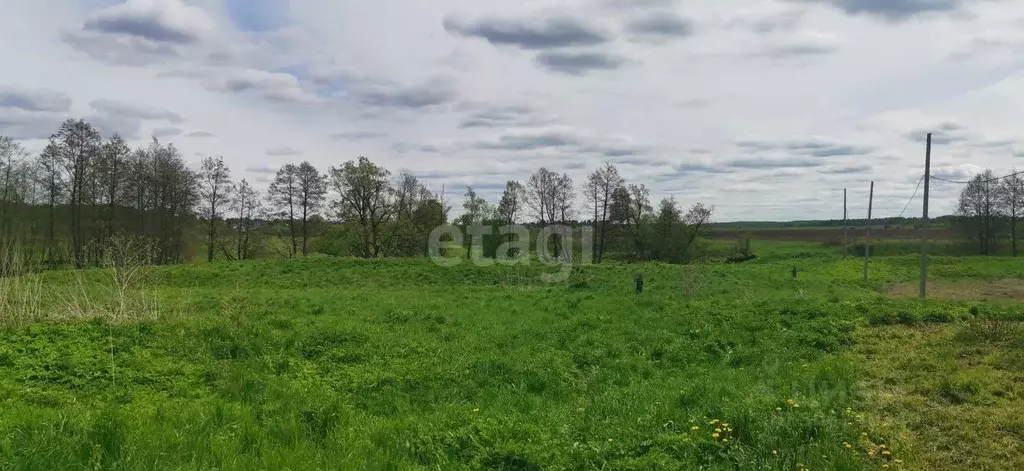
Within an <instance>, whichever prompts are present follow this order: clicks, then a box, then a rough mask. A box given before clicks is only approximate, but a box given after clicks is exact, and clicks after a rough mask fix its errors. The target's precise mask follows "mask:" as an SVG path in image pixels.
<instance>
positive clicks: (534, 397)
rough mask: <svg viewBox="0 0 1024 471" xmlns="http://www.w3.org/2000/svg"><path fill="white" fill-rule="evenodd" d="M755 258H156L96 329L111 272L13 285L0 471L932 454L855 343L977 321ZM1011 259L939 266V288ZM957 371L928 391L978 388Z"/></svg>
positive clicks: (831, 259)
mask: <svg viewBox="0 0 1024 471" xmlns="http://www.w3.org/2000/svg"><path fill="white" fill-rule="evenodd" d="M755 250H756V251H757V253H758V254H759V255H760V258H759V259H758V260H756V261H752V262H748V263H743V264H736V265H726V264H717V263H704V264H695V265H689V266H671V265H664V264H645V265H624V264H603V265H600V266H584V267H580V268H579V269H578V270H576V271H575V272H574V273H573V275H572V276H571V278H570V279H569V280H568V281H566V282H565V283H560V284H545V283H541V282H539V281H538V279H537V278H538V275H539V274H540V273H542V272H552V271H554V269H553V268H549V267H543V266H540V265H531V266H519V267H501V266H492V267H486V268H483V267H474V266H472V265H470V264H468V263H467V264H463V265H460V266H457V267H453V268H441V267H437V266H435V265H433V264H432V263H431V262H430V261H428V260H373V261H366V260H353V259H334V258H327V257H312V258H310V259H307V260H279V261H257V262H244V263H217V264H213V265H188V266H172V267H160V268H157V269H154V271H153V272H152V273H151V274H150V275H149V277H148V278H147V281H146V282H145V284H144V285H140V286H139V287H136V288H134V289H132V290H131V293H130V300H131V301H132V302H131V303H129V304H128V305H129V306H131V307H133V309H134V308H135V307H136V306H145V307H146V309H145V310H144V312H141V313H140V315H137V316H134V317H133V316H131V315H124V313H122V315H120V316H112V315H111V314H110V313H112V312H115V311H116V309H114V307H116V306H119V304H117V301H118V298H117V296H116V294H117V291H116V290H112V289H110V280H111V276H110V275H109V273H108V272H105V271H103V270H86V271H85V272H80V273H76V272H72V271H62V272H49V273H44V274H41V275H34V276H32V277H27V278H23V279H21V280H20V281H17V283H21V285H18V286H15V285H14V284H12V283H15V282H11V281H9V282H8V283H9V285H8V286H9V287H11V289H9V290H8V292H15V291H18V290H17V289H15V288H18V287H31V286H42V287H43V289H42V290H41V291H42V293H43V295H42V296H39V297H37V298H34V299H31V300H30V301H31V303H34V304H31V305H30V308H25V307H24V306H25V303H26V302H28V301H26V299H25V297H24V296H21V297H18V296H6V297H5V296H3V293H4V291H3V290H2V289H0V307H5V309H6V310H5V311H3V312H0V326H3V327H2V328H0V469H45V470H50V469H85V468H89V469H211V468H216V469H521V470H527V469H574V470H575V469H581V470H582V469H773V470H774V469H786V470H789V469H798V466H799V465H803V466H805V467H806V468H809V469H837V470H846V469H849V470H853V469H880V467H881V465H882V464H883V462H888V463H889V464H890V467H891V469H900V465H898V464H897V463H896V462H895V461H894V460H896V459H900V460H906V461H907V462H908V463H912V462H914V463H929V462H930V461H928V459H927V456H926V455H927V454H926V453H923V452H922V449H921V447H920V446H917V445H918V442H917V441H916V440H917V437H916V436H914V435H913V434H911V433H909V432H908V430H909V428H907V427H904V428H897V427H891V426H882V425H880V424H881V422H884V421H885V420H888V419H887V418H888V417H896V415H894V414H892V413H890V411H887V410H885V409H884V408H880V407H879V404H881V402H880V401H877V400H876V397H877V391H879V390H880V388H879V387H878V386H877V384H875V383H873V382H872V381H871V379H872V378H874V377H875V376H873V375H872V374H869V373H870V371H867V370H866V367H865V365H866V363H865V358H866V354H865V353H864V351H862V349H863V348H867V347H865V346H870V345H875V344H878V343H879V342H883V340H884V339H877V338H876V339H875V340H872V342H875V343H868V341H867V340H864V339H869V340H870V339H871V338H872V337H871V335H865V333H871V332H888V331H890V330H892V329H896V330H899V329H915V328H918V326H920V325H935V324H934V323H942V324H941V325H943V326H950V327H949V328H954V327H956V326H961V325H962V326H968V325H971V324H970V322H969V321H968V319H976V318H978V317H979V312H978V308H977V307H975V309H974V310H972V309H971V306H972V305H970V304H965V303H956V302H928V303H926V304H920V303H918V302H916V301H911V300H892V299H887V298H885V297H883V296H882V295H881V294H880V291H881V287H882V284H883V282H887V281H908V280H911V281H912V280H913V279H914V274H915V265H914V263H913V259H912V257H878V258H876V259H873V261H872V265H871V267H872V278H871V280H869V281H868V282H863V281H861V280H860V276H861V271H860V270H861V269H862V263H863V262H862V261H861V260H860V259H853V258H847V259H844V258H843V257H842V256H841V254H838V253H835V252H834V251H827V250H824V249H822V248H821V247H820V246H819V245H816V244H786V243H775V244H764V245H762V246H759V247H756V248H755ZM954 262H955V263H954ZM794 266H795V267H797V268H798V276H797V279H796V280H793V279H791V275H790V270H791V269H792V268H793V267H794ZM1018 266H1019V264H1014V263H1012V261H1011V260H1005V259H980V258H978V259H973V258H972V259H956V260H954V261H950V263H946V261H945V260H944V259H942V258H937V259H936V260H935V262H934V268H933V270H934V271H933V273H935V276H937V277H940V276H941V277H951V278H952V277H955V278H967V277H972V278H976V279H985V278H986V277H991V278H1007V277H1024V273H1021V271H1020V270H1021V269H1020V268H1018ZM943 267H945V268H943ZM638 271H642V272H643V273H644V277H645V281H646V287H645V291H644V293H643V295H641V296H637V295H636V294H635V293H634V292H633V286H632V281H633V275H634V274H635V273H636V272H638ZM143 301H144V302H143ZM17 306H20V307H21V308H19V309H15V307H17ZM989 308H990V307H989V305H988V304H984V305H981V309H982V310H983V311H985V312H988V311H987V310H988V309H989ZM993 309H994V308H993ZM1001 309H1004V310H1006V311H1007V314H1006V316H1008V318H1009V317H1012V314H1013V312H1012V308H1006V307H1003V308H1001ZM883 329H889V330H883ZM1011 335H1013V334H1011ZM876 337H877V336H876ZM964 342H967V340H964ZM1006 342H1009V343H1006ZM1004 343H1005V344H1006V345H1009V346H1005V347H1001V348H1005V349H1007V350H1006V352H1008V353H1005V355H1008V356H1005V357H1003V358H1005V359H1007V360H1006V361H1011V360H1012V358H1018V357H1014V356H1013V355H1019V353H1020V350H1015V348H1018V347H1013V345H1015V344H1012V340H1005V341H1004ZM955 345H959V344H955ZM963 345H965V347H964V348H971V347H970V346H969V345H968V343H964V344H963ZM951 348H957V347H951ZM879 349H881V347H876V348H875V351H878V350H879ZM876 355H877V354H876ZM881 358H882V359H883V360H884V359H885V358H890V359H891V357H886V356H884V355H883V356H882V357H881ZM883 360H879V359H878V358H875V359H874V360H873V361H883ZM883 363H884V364H886V365H889V366H887V367H891V368H893V371H899V365H890V364H889V363H885V362H884V361H883ZM958 371H959V370H957V369H955V368H954V369H951V370H949V381H950V382H949V384H948V385H947V386H944V387H945V389H941V388H940V389H937V390H936V391H946V392H945V393H942V392H938V393H936V394H937V395H936V396H935V397H937V398H939V399H936V400H946V399H943V398H944V397H945V396H943V394H946V395H947V396H955V395H956V394H966V395H967V396H966V397H967V400H968V401H969V400H971V398H972V397H975V396H973V395H977V394H982V395H986V396H985V397H989V396H990V395H991V391H992V390H993V389H992V388H991V387H990V386H988V384H989V383H985V382H984V381H983V380H978V381H981V383H979V384H982V386H980V388H981V389H979V390H978V391H982V392H977V391H975V392H971V391H972V389H971V388H970V387H967V386H965V387H961V386H962V385H963V384H967V385H968V386H970V384H973V383H971V382H970V381H968V380H962V378H960V377H959V376H957V375H959V374H961V373H959V372H958ZM894 374H895V373H894ZM963 374H965V375H967V374H969V375H981V376H982V377H987V376H986V375H987V373H986V372H980V373H970V372H968V373H963ZM973 377H974V376H969V377H968V378H973ZM897 379H898V380H900V381H903V380H906V381H908V382H909V383H910V384H911V385H913V384H916V382H918V381H919V379H920V378H916V377H911V376H906V375H904V376H898V377H897ZM925 379H927V380H928V381H930V382H931V381H934V380H935V378H934V377H928V378H925ZM920 380H921V381H923V379H920ZM958 381H959V382H958ZM985 381H987V380H985ZM929 397H931V396H929ZM790 400H792V402H791V403H790V402H788V401H790ZM985 404H986V403H979V406H978V407H987V406H986V405H985ZM997 406H998V405H995V406H992V407H997ZM925 412H927V410H925ZM935 420H939V419H938V418H935ZM715 421H717V422H715ZM712 422H714V423H712ZM726 423H727V424H728V426H725V425H723V424H726ZM716 428H718V429H721V430H722V431H721V432H719V435H718V438H714V437H713V436H712V434H713V433H715V429H716ZM865 434H866V435H865ZM726 440H727V441H726ZM1016 443H1017V444H1018V446H1019V445H1020V444H1021V443H1022V441H1021V440H1018V441H1017V442H1016ZM847 445H849V447H848V446H847ZM880 445H885V446H886V447H888V448H886V449H888V450H891V453H892V455H886V456H885V457H883V456H882V454H881V451H882V450H883V449H882V448H879V446H880ZM868 450H871V451H872V452H874V453H876V454H875V456H873V457H872V456H869V455H868V453H867V451H868ZM992 459H995V460H996V461H995V462H998V458H992ZM915 460H916V461H915ZM906 469H919V468H917V467H907V468H906Z"/></svg>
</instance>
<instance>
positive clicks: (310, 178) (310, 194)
mask: <svg viewBox="0 0 1024 471" xmlns="http://www.w3.org/2000/svg"><path fill="white" fill-rule="evenodd" d="M295 179H296V182H297V184H298V190H299V191H298V202H299V208H300V210H301V212H302V256H303V257H305V256H306V255H308V254H309V218H310V216H313V215H314V214H316V213H317V212H319V211H320V207H321V206H323V204H324V199H325V197H326V195H327V183H326V182H325V181H324V177H323V176H321V175H320V171H319V170H317V169H316V167H314V166H313V164H311V163H309V162H302V163H301V164H299V167H298V169H297V170H296V172H295Z"/></svg>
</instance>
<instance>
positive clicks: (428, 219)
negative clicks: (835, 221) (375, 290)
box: [0, 119, 712, 268]
mask: <svg viewBox="0 0 1024 471" xmlns="http://www.w3.org/2000/svg"><path fill="white" fill-rule="evenodd" d="M443 193H444V190H443V188H442V191H441V193H435V192H433V191H432V190H430V189H429V188H428V187H427V186H426V185H424V184H423V183H422V182H421V181H420V180H419V179H418V178H417V177H416V176H415V175H412V174H410V173H406V172H403V173H400V174H399V175H397V176H395V175H392V173H391V172H390V171H389V170H387V169H386V168H384V167H382V166H380V165H378V164H376V163H374V162H372V161H371V160H369V159H367V158H366V157H359V158H357V159H355V160H351V161H348V162H345V163H343V164H341V165H339V166H332V167H330V168H328V169H327V170H326V171H323V172H321V171H320V170H319V169H317V168H316V167H315V166H314V165H312V164H311V163H309V162H299V163H287V164H285V165H283V166H282V167H281V168H280V169H279V170H278V171H277V172H276V175H275V176H274V178H273V181H272V182H271V184H270V185H269V187H268V188H267V189H266V190H265V191H260V190H258V189H256V188H255V187H254V186H253V185H252V183H250V182H249V181H248V180H246V179H244V178H243V179H241V180H238V181H236V180H235V179H233V178H232V174H231V169H230V168H229V167H228V166H227V165H226V164H225V163H224V160H223V158H222V157H206V158H204V159H203V160H202V162H201V165H199V166H198V168H195V169H193V168H191V167H190V166H189V165H188V163H187V162H186V161H185V159H184V158H183V157H182V155H181V152H180V151H179V150H178V149H177V148H176V147H175V146H174V145H173V144H168V143H163V142H161V141H160V140H158V139H157V138H155V137H154V138H153V139H152V140H151V141H150V142H149V143H148V144H145V145H142V146H140V147H137V148H134V149H133V148H131V147H130V146H129V145H128V143H127V142H126V141H125V140H124V139H123V138H122V137H121V136H119V135H118V134H116V133H115V134H113V135H110V136H103V135H102V134H101V133H100V132H99V131H98V130H97V129H96V127H95V126H93V125H92V124H91V123H89V122H88V121H86V120H83V119H67V120H66V121H64V122H63V123H62V124H61V126H60V128H59V129H58V130H57V131H56V132H55V133H54V134H53V135H51V136H50V138H49V140H48V142H47V144H46V146H45V148H44V149H43V150H42V151H41V152H39V153H38V155H30V154H29V153H28V152H27V151H26V149H25V147H24V146H23V145H22V144H21V143H20V142H18V141H16V140H14V139H12V138H9V137H4V136H0V248H2V250H0V253H2V254H5V255H4V256H6V257H8V258H10V257H13V255H12V254H14V253H17V254H18V256H19V257H21V258H24V259H28V260H32V261H38V262H39V263H41V264H43V265H46V266H50V267H56V266H65V265H66V266H74V267H79V268H81V267H85V266H99V265H102V264H103V263H104V262H105V260H106V259H107V258H108V253H107V252H108V247H109V246H110V243H111V241H113V240H115V239H116V237H115V236H118V235H127V236H130V237H135V238H138V239H140V240H145V241H146V242H147V247H149V248H151V254H149V256H148V261H150V262H152V263H156V264H169V263H180V262H183V261H186V260H189V259H192V258H197V257H200V256H202V257H203V258H205V259H206V260H208V261H211V262H212V261H214V260H216V259H218V258H223V259H238V260H244V259H251V258H257V257H261V256H268V255H274V254H275V252H276V254H279V255H280V256H285V257H296V256H300V255H301V256H305V255H308V254H309V253H310V252H312V251H317V252H322V253H328V254H337V255H351V256H358V257H366V258H376V257H385V256H421V255H425V254H426V253H427V252H428V247H427V241H428V239H429V235H430V233H431V231H432V230H434V229H435V228H437V227H438V226H441V225H444V224H446V223H447V222H448V220H449V217H448V215H449V213H450V211H451V205H450V204H449V203H448V201H447V200H446V199H445V198H444V196H443ZM465 195H466V200H465V203H464V204H463V208H464V209H465V212H464V213H463V214H462V215H461V216H460V217H459V218H458V219H457V220H455V221H453V222H454V223H455V224H461V225H469V224H474V223H487V224H502V225H507V224H515V223H521V222H525V221H530V224H531V225H533V226H536V227H542V226H545V225H548V224H569V225H575V226H580V225H584V224H589V225H592V226H593V228H594V233H595V234H596V240H595V245H596V254H595V255H596V259H597V260H598V261H600V260H602V259H604V258H605V257H606V256H607V255H608V254H615V256H618V257H621V258H626V259H629V260H649V259H657V260H666V261H684V260H686V259H687V258H688V257H690V256H691V255H692V252H693V250H694V247H693V243H694V241H695V240H696V237H697V234H698V232H699V231H700V229H701V228H702V227H703V226H704V225H705V224H707V223H708V222H709V220H710V217H711V214H712V210H711V209H710V208H708V207H706V206H704V205H702V204H696V205H694V206H693V207H691V208H689V209H688V210H686V211H683V210H682V209H681V208H680V207H679V205H678V203H677V202H676V201H675V199H674V198H666V199H664V200H662V201H661V203H660V206H659V207H658V208H657V210H655V209H654V208H653V207H652V206H651V203H650V190H649V189H648V188H647V187H646V186H645V185H642V184H627V183H626V182H625V181H624V180H623V179H622V178H621V177H620V176H619V173H618V170H617V169H616V168H615V167H614V166H613V165H611V164H605V165H603V166H602V167H601V168H599V169H597V170H596V171H594V172H593V173H591V174H590V175H589V176H588V177H587V179H586V181H585V182H584V183H583V184H582V186H581V188H579V189H577V188H576V187H575V186H574V184H573V181H572V178H570V177H569V176H568V175H567V174H564V173H562V174H559V173H557V172H554V171H552V170H549V169H547V168H540V169H539V170H537V171H536V172H534V173H533V174H532V175H530V176H529V178H528V179H527V180H525V181H523V182H519V181H509V182H508V183H507V184H506V186H505V189H504V192H503V193H502V195H501V198H500V200H499V201H497V204H494V205H492V204H491V203H490V202H488V201H486V200H485V199H484V198H482V197H480V196H479V195H478V194H477V193H476V191H474V190H473V188H472V187H467V188H466V193H465ZM577 196H582V199H581V201H582V202H581V203H580V204H577ZM581 220H585V221H583V222H581ZM488 244H489V245H490V246H491V247H492V250H490V254H491V255H492V256H493V255H494V254H493V247H495V246H497V245H498V244H497V240H496V239H495V240H493V241H489V242H488ZM558 244H559V241H558V240H556V249H555V250H559V249H560V248H559V247H558ZM467 248H468V249H472V247H467ZM467 253H468V251H467ZM200 254H201V255H200Z"/></svg>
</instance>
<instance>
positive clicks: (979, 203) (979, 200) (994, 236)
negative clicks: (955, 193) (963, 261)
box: [957, 170, 1000, 255]
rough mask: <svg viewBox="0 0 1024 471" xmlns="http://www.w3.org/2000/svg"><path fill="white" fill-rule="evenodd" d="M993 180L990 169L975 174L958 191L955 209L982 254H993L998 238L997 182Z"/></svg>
mask: <svg viewBox="0 0 1024 471" xmlns="http://www.w3.org/2000/svg"><path fill="white" fill-rule="evenodd" d="M995 180H996V179H995V176H994V175H993V174H992V170H985V171H984V172H983V173H981V174H978V175H975V177H974V178H973V179H971V181H970V182H969V183H968V184H967V186H966V187H964V189H963V191H961V192H960V202H959V206H958V209H957V213H958V214H959V215H960V216H963V217H964V218H965V222H966V223H967V229H968V231H970V232H971V234H972V237H976V241H977V242H978V249H979V251H980V253H981V254H982V255H991V254H994V253H995V251H996V246H997V244H998V240H999V236H998V231H999V227H998V225H999V221H998V218H999V215H1000V208H999V191H998V190H999V184H998V183H996V182H995Z"/></svg>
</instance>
